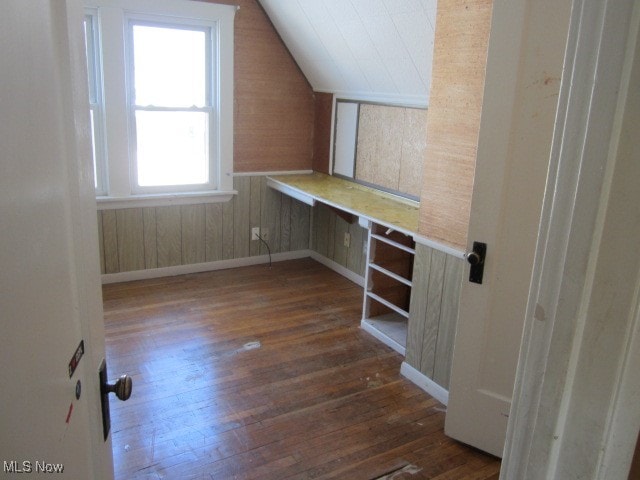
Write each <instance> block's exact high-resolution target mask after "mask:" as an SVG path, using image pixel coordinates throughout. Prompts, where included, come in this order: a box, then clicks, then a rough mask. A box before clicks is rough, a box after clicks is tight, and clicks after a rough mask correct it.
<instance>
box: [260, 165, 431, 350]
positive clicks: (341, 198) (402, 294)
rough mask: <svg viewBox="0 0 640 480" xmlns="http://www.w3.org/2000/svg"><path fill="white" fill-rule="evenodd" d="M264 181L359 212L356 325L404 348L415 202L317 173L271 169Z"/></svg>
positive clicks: (311, 202) (302, 197)
mask: <svg viewBox="0 0 640 480" xmlns="http://www.w3.org/2000/svg"><path fill="white" fill-rule="evenodd" d="M267 185H268V186H270V187H271V188H273V189H275V190H278V191H280V192H283V193H285V194H287V195H289V196H291V197H293V198H296V199H297V200H300V201H302V202H304V203H306V204H308V205H311V206H313V205H315V203H316V202H321V203H324V204H326V205H329V206H331V207H333V208H336V209H339V210H342V211H344V212H347V213H350V214H352V215H355V216H357V217H358V222H359V223H360V225H361V226H363V227H365V228H367V230H368V232H369V234H368V248H367V267H366V273H365V288H364V290H365V291H364V302H363V315H362V322H361V326H362V328H363V329H365V330H366V331H368V332H369V333H371V334H372V335H374V336H375V337H376V338H378V339H379V340H381V341H383V342H384V343H385V344H387V345H389V346H390V347H392V348H394V349H395V350H396V351H398V352H400V353H401V354H403V355H404V354H405V349H406V343H407V319H408V318H409V302H410V298H411V287H412V276H413V258H414V254H415V240H414V236H416V235H417V233H416V232H417V229H418V208H419V203H418V202H414V201H411V200H408V199H405V198H402V197H398V196H396V195H391V194H389V193H386V192H382V191H380V190H376V189H373V188H369V187H365V186H363V185H359V184H357V183H354V182H350V181H348V180H343V179H341V178H337V177H332V176H329V175H325V174H322V173H311V174H304V175H274V176H270V177H267Z"/></svg>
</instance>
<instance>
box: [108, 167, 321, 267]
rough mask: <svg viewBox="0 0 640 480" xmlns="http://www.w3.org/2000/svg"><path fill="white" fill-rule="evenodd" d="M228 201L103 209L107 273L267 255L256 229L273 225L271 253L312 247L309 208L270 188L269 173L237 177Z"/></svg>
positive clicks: (269, 241) (270, 236)
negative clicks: (254, 237)
mask: <svg viewBox="0 0 640 480" xmlns="http://www.w3.org/2000/svg"><path fill="white" fill-rule="evenodd" d="M234 188H235V189H236V190H237V191H238V195H236V196H235V197H234V198H233V200H231V201H230V202H227V203H208V204H199V205H182V206H167V207H149V208H125V209H117V210H102V211H98V231H99V240H100V266H101V270H102V273H120V272H129V271H133V270H144V269H149V268H161V267H172V266H176V265H189V264H195V263H203V262H213V261H217V260H228V259H234V258H244V257H251V256H256V255H263V254H266V253H267V250H266V248H265V247H264V245H262V244H261V242H259V241H251V227H254V226H259V227H260V228H265V227H266V228H268V229H269V239H268V241H267V243H268V244H269V247H270V248H271V253H278V252H288V251H295V250H306V249H308V248H309V232H310V217H311V215H310V208H309V206H307V205H305V204H303V203H301V202H298V201H297V200H294V199H292V198H291V197H289V196H287V195H283V194H281V193H280V192H277V191H275V190H273V189H271V188H268V187H267V184H266V179H265V177H260V176H254V177H236V178H235V179H234Z"/></svg>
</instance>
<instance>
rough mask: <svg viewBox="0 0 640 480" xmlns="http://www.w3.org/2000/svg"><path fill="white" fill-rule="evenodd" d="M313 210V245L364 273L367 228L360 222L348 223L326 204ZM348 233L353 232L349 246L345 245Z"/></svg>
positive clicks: (331, 257)
mask: <svg viewBox="0 0 640 480" xmlns="http://www.w3.org/2000/svg"><path fill="white" fill-rule="evenodd" d="M312 210H313V215H311V218H312V219H313V223H312V225H311V236H312V238H313V242H311V247H310V248H312V249H313V250H314V251H315V252H317V253H319V254H320V255H322V256H324V257H326V258H328V259H329V260H333V261H334V262H336V263H338V264H339V265H342V266H343V267H346V268H347V269H349V270H351V271H352V272H354V273H356V274H358V275H360V276H364V274H365V267H366V260H365V258H364V256H365V255H364V252H366V248H365V246H366V244H367V230H366V229H364V228H362V227H361V226H360V225H358V223H357V222H354V223H348V222H346V221H345V220H344V219H342V218H340V216H338V215H337V214H336V212H335V211H334V210H333V209H332V208H330V207H328V206H327V205H324V204H322V203H317V204H316V206H315V207H313V208H312ZM345 233H349V234H350V235H351V242H350V244H349V246H348V247H345V246H344V234H345Z"/></svg>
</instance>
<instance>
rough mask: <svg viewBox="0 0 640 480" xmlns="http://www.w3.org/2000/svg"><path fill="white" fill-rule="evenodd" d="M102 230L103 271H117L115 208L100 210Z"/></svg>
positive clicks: (118, 269)
mask: <svg viewBox="0 0 640 480" xmlns="http://www.w3.org/2000/svg"><path fill="white" fill-rule="evenodd" d="M102 232H103V235H104V271H105V273H118V272H119V271H120V267H119V264H118V228H117V222H116V212H115V210H103V211H102Z"/></svg>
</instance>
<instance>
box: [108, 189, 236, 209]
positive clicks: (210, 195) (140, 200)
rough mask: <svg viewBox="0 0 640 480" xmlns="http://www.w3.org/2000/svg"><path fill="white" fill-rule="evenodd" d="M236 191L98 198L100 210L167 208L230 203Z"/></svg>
mask: <svg viewBox="0 0 640 480" xmlns="http://www.w3.org/2000/svg"><path fill="white" fill-rule="evenodd" d="M237 193H238V192H237V191H236V190H231V191H215V192H184V193H161V194H153V195H131V196H128V197H105V196H98V197H96V202H97V204H98V210H112V209H116V208H140V207H165V206H168V205H194V204H200V203H218V202H228V201H229V200H231V199H232V198H233V196H234V195H237Z"/></svg>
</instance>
